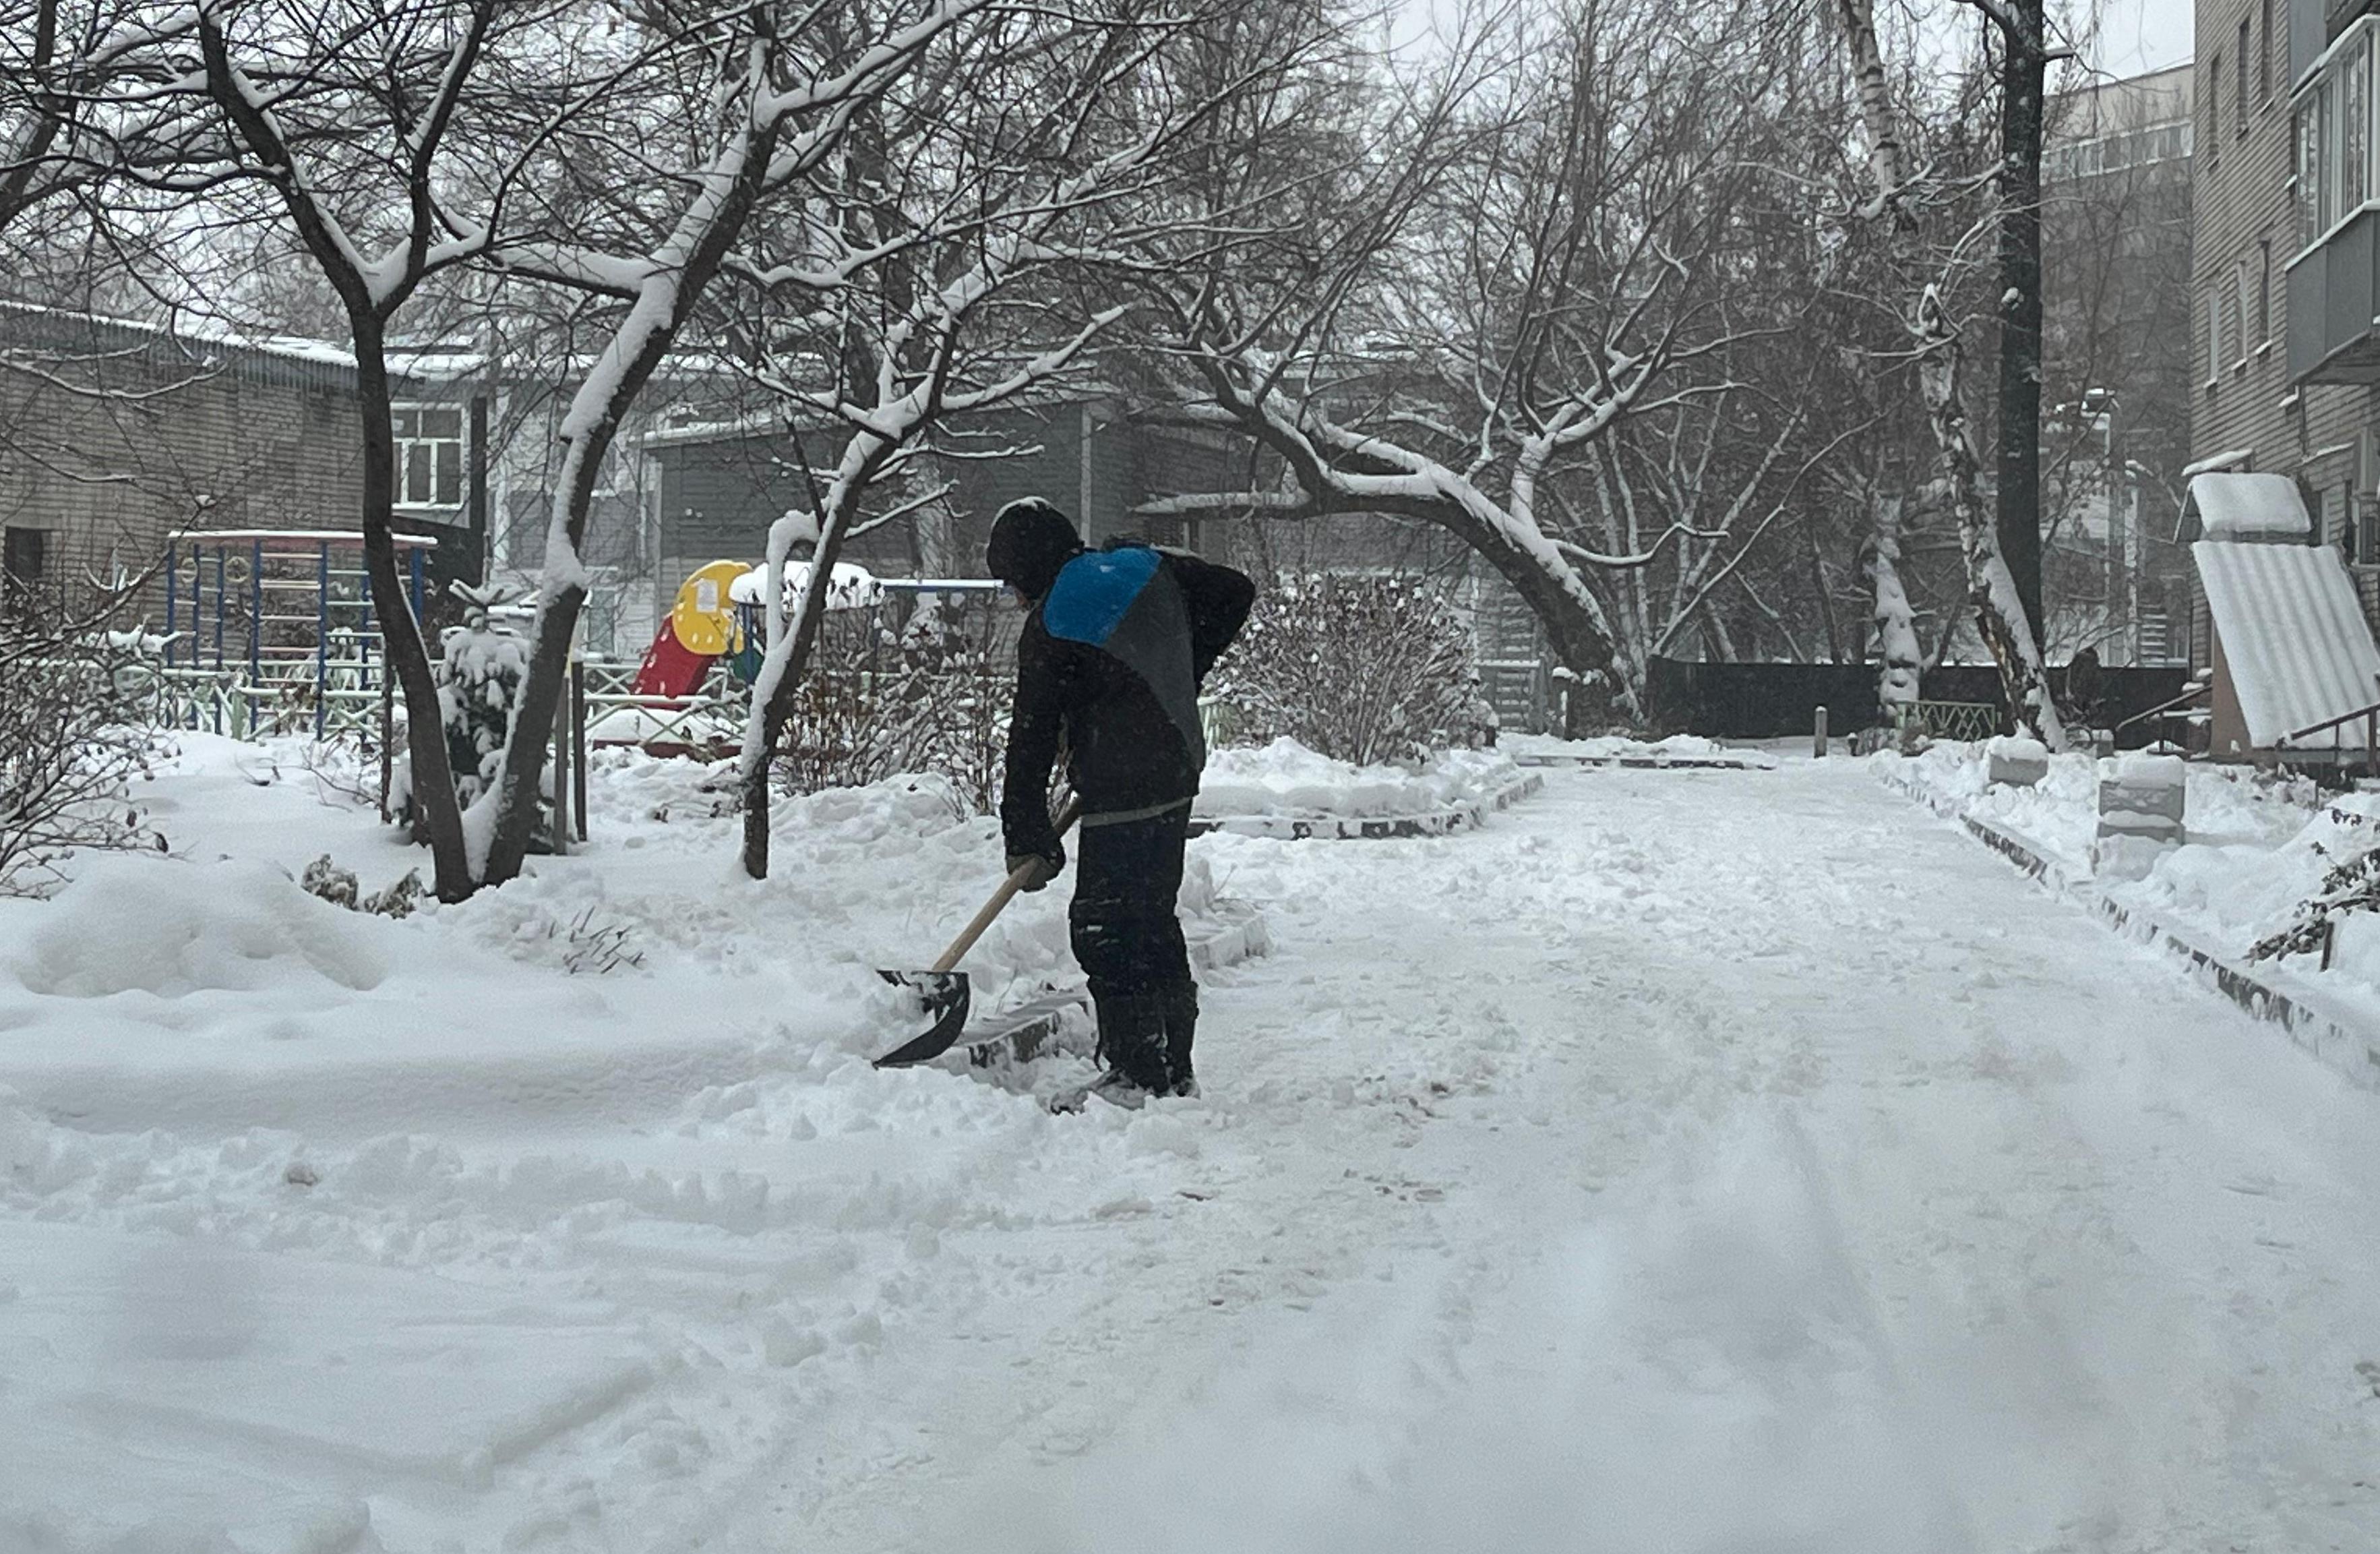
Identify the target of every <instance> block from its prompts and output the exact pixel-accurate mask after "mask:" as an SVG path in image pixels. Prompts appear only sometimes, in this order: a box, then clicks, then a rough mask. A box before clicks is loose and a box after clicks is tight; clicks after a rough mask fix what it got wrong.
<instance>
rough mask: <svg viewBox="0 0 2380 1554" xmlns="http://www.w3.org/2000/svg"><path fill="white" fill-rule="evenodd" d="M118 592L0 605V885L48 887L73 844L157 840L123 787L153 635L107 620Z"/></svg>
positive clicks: (129, 777) (139, 743)
mask: <svg viewBox="0 0 2380 1554" xmlns="http://www.w3.org/2000/svg"><path fill="white" fill-rule="evenodd" d="M126 597H128V590H126V592H125V593H124V594H119V595H110V596H106V597H102V598H96V599H94V600H93V601H91V604H90V606H89V608H87V609H84V610H81V611H67V610H63V609H62V610H61V611H60V612H59V613H56V614H49V613H43V614H40V615H36V614H34V613H32V612H30V610H24V609H19V610H15V611H11V612H9V613H6V615H5V616H0V893H7V894H27V895H46V894H48V893H49V892H51V891H52V890H54V889H55V887H57V886H58V885H59V884H61V883H63V882H64V880H65V875H64V874H63V873H62V872H61V866H62V865H63V864H64V863H65V861H66V859H67V858H68V857H69V856H72V855H74V854H76V853H79V852H86V851H91V850H95V849H123V848H128V847H148V846H159V845H163V838H162V837H160V836H158V835H157V833H156V832H154V831H152V829H151V828H150V826H149V824H148V820H147V818H146V816H145V815H144V814H143V812H142V810H141V808H140V805H139V804H138V803H136V802H135V800H134V797H133V792H134V788H133V785H134V784H135V783H139V782H140V781H142V780H144V779H145V778H147V777H148V776H149V775H150V770H151V763H152V759H154V758H155V756H156V755H157V753H158V749H159V746H158V739H157V735H156V733H155V731H154V729H153V728H152V726H151V725H150V719H151V717H152V715H153V712H154V706H153V697H152V692H153V691H154V689H155V686H154V676H153V674H152V673H151V666H152V664H153V662H155V660H156V659H157V656H158V653H159V651H160V650H161V649H162V647H163V639H162V638H160V637H153V636H151V635H150V634H148V633H146V632H144V631H139V630H133V631H117V630H111V629H109V621H110V619H111V618H112V617H113V616H114V615H115V613H117V612H118V611H119V609H120V608H121V606H122V603H123V601H124V598H126Z"/></svg>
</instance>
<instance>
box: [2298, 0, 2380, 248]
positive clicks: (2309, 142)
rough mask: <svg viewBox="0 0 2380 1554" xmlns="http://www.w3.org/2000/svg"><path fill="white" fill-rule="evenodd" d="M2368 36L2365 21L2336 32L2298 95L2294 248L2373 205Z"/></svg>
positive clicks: (2371, 31) (2371, 27) (2370, 27)
mask: <svg viewBox="0 0 2380 1554" xmlns="http://www.w3.org/2000/svg"><path fill="white" fill-rule="evenodd" d="M2373 39H2374V24H2373V22H2372V21H2371V20H2370V19H2369V18H2366V19H2364V20H2362V21H2359V22H2357V23H2355V24H2354V25H2353V26H2352V27H2351V28H2350V30H2347V31H2345V32H2343V33H2341V34H2340V35H2339V38H2338V42H2336V43H2334V44H2332V45H2331V48H2330V52H2329V54H2328V55H2327V56H2326V57H2325V62H2324V64H2323V66H2322V67H2321V68H2320V69H2319V70H2318V71H2317V72H2315V73H2314V75H2313V77H2312V78H2311V79H2309V80H2308V81H2307V82H2306V84H2305V86H2304V87H2303V88H2302V89H2301V91H2299V92H2298V94H2297V98H2296V102H2295V104H2294V106H2295V111H2296V114H2297V130H2296V135H2297V158H2296V161H2297V179H2296V181H2297V206H2298V233H2299V239H2298V246H2299V247H2300V248H2306V247H2311V246H2312V245H2313V244H2314V243H2316V242H2318V241H2320V240H2321V239H2322V237H2324V236H2325V234H2327V233H2328V232H2329V231H2330V230H2331V229H2332V228H2333V227H2336V226H2337V225H2338V224H2339V223H2340V222H2342V221H2345V220H2346V219H2348V218H2349V217H2350V216H2352V215H2354V214H2355V213H2356V212H2358V211H2361V210H2362V209H2363V208H2364V207H2365V206H2366V205H2367V204H2369V203H2371V202H2372V200H2373V196H2374V191H2375V177H2374V167H2373V155H2374V145H2373V136H2372V110H2373V54H2374V46H2373Z"/></svg>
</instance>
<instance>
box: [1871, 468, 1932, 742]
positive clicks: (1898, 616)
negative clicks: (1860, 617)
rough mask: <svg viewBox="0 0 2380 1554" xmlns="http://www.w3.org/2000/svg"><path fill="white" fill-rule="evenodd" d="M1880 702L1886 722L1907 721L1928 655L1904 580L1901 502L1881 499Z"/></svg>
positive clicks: (1878, 547)
mask: <svg viewBox="0 0 2380 1554" xmlns="http://www.w3.org/2000/svg"><path fill="white" fill-rule="evenodd" d="M1875 565H1876V658H1877V659H1878V661H1879V665H1878V668H1877V671H1876V703H1877V705H1879V706H1880V707H1882V708H1883V709H1884V717H1885V722H1887V723H1890V724H1896V725H1898V724H1900V723H1902V722H1905V721H1906V720H1907V718H1908V717H1909V715H1910V714H1912V713H1913V712H1914V711H1915V710H1916V708H1917V702H1918V699H1919V698H1918V685H1919V676H1920V674H1921V673H1922V671H1923V667H1924V655H1923V654H1922V653H1921V652H1920V650H1919V649H1918V646H1917V622H1916V618H1915V616H1914V615H1913V613H1912V612H1911V610H1910V608H1909V590H1908V589H1905V588H1903V587H1902V586H1901V582H1900V498H1899V497H1897V496H1880V497H1878V498H1877V499H1876V563H1875Z"/></svg>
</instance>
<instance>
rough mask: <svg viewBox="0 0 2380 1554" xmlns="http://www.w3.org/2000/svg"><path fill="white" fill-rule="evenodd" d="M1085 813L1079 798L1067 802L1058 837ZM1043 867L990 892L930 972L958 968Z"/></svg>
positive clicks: (1020, 870)
mask: <svg viewBox="0 0 2380 1554" xmlns="http://www.w3.org/2000/svg"><path fill="white" fill-rule="evenodd" d="M1082 812H1083V801H1082V799H1081V798H1080V797H1075V798H1069V799H1068V800H1066V807H1064V808H1063V809H1061V810H1059V811H1058V822H1057V823H1058V834H1059V835H1060V836H1063V835H1065V834H1066V832H1069V831H1071V830H1073V829H1074V825H1075V817H1076V816H1077V815H1080V814H1081V813H1082ZM1040 867H1041V860H1040V859H1039V858H1034V859H1031V860H1029V861H1027V862H1026V863H1021V864H1019V865H1017V866H1016V868H1014V870H1012V871H1011V872H1010V874H1009V876H1008V878H1007V879H1005V880H1002V881H1001V882H1000V889H998V890H996V891H994V892H991V899H990V901H987V902H985V903H984V904H983V910H982V911H980V912H978V913H977V914H976V915H975V919H974V921H972V922H970V923H968V924H967V926H966V927H965V928H963V929H960V930H959V936H958V937H957V938H956V939H953V940H952V941H951V947H950V948H949V949H947V950H945V951H943V952H942V955H941V959H940V960H938V961H936V962H935V963H934V964H933V965H932V966H931V967H930V968H929V969H930V970H931V971H932V972H933V973H934V974H935V975H937V976H939V975H941V973H943V972H945V971H948V970H950V969H951V967H953V966H954V965H958V964H959V958H960V957H961V956H963V955H965V953H967V952H968V951H969V950H972V949H974V948H975V941H977V940H978V939H981V938H982V937H983V930H984V929H988V928H990V927H991V921H992V919H993V918H995V917H999V916H1000V914H1001V912H1002V910H1003V909H1004V908H1005V907H1006V906H1007V905H1008V904H1009V903H1010V902H1012V901H1014V900H1015V899H1016V892H1019V891H1021V890H1023V889H1024V888H1025V881H1026V880H1030V879H1032V878H1033V871H1034V870H1035V869H1037V868H1040Z"/></svg>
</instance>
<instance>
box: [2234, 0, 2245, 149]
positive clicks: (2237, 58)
mask: <svg viewBox="0 0 2380 1554" xmlns="http://www.w3.org/2000/svg"><path fill="white" fill-rule="evenodd" d="M2248 48H2249V42H2248V18H2246V17H2241V18H2240V44H2239V47H2238V48H2237V49H2235V50H2234V51H2233V52H2232V55H2231V58H2232V61H2233V63H2234V64H2235V66H2236V67H2237V68H2238V70H2239V72H2240V82H2239V91H2236V92H2234V93H2233V94H2232V102H2233V103H2236V104H2237V105H2238V108H2239V115H2238V118H2237V124H2238V130H2237V133H2238V134H2239V135H2240V137H2241V138H2242V139H2244V138H2245V137H2246V136H2247V133H2248Z"/></svg>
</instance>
